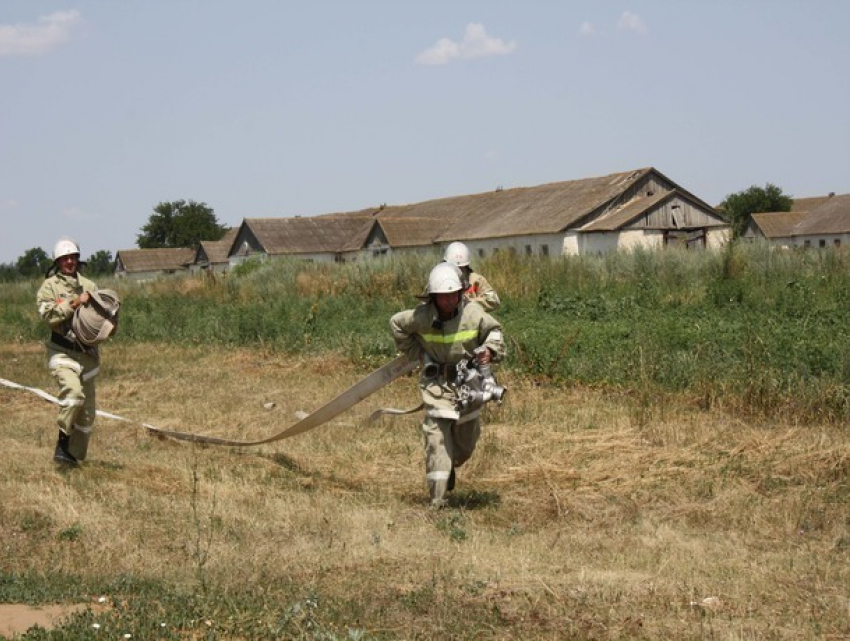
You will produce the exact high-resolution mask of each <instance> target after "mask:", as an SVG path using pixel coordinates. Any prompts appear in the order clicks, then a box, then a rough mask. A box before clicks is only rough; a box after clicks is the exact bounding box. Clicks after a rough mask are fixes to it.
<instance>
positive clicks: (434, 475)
mask: <svg viewBox="0 0 850 641" xmlns="http://www.w3.org/2000/svg"><path fill="white" fill-rule="evenodd" d="M450 475H451V471H449V472H428V474H426V475H425V478H426V479H428V480H429V481H448V480H449V476H450Z"/></svg>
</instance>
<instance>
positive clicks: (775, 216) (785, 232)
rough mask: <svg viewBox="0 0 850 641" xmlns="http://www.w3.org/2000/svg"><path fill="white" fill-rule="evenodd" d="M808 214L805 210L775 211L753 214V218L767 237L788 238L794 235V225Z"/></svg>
mask: <svg viewBox="0 0 850 641" xmlns="http://www.w3.org/2000/svg"><path fill="white" fill-rule="evenodd" d="M808 215H809V214H808V212H805V211H797V212H792V211H775V212H766V213H763V214H753V215H752V219H753V222H754V223H755V224H756V226H757V227H758V228H759V229H760V230H761V233H762V234H764V237H765V238H788V237H790V236H793V235H794V227H796V226H797V224H798V223H799V222H800V221H801V220H804V219H805V218H806V216H808Z"/></svg>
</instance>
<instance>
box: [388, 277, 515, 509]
mask: <svg viewBox="0 0 850 641" xmlns="http://www.w3.org/2000/svg"><path fill="white" fill-rule="evenodd" d="M421 298H423V299H424V302H423V303H422V304H420V305H418V306H417V307H415V308H414V309H409V310H406V311H403V312H399V313H397V314H395V315H394V316H393V317H392V319H391V320H390V327H391V329H392V333H393V338H394V339H395V343H396V346H397V347H398V349H399V351H400V352H402V353H403V354H407V356H408V357H409V358H410V359H411V360H421V361H422V368H421V370H420V375H419V389H420V392H421V394H422V401H423V403H424V405H425V419H424V421H423V423H422V433H423V435H424V437H425V468H426V479H427V481H428V490H429V493H430V498H431V505H432V506H433V507H435V508H441V507H444V506H445V505H447V501H446V492H449V491H451V490H452V489H454V482H455V469H456V468H459V467H460V466H461V465H463V464H464V463H465V462H466V461H467V460H469V458H470V456H472V453H473V451H474V450H475V446H476V444H477V442H478V438H479V436H480V434H481V424H480V418H479V415H480V411H481V404H480V403H466V402H464V400H463V398H462V397H463V394H462V389H461V388H462V387H463V385H462V381H461V380H460V379H459V378H458V369H459V367H458V366H459V365H462V364H463V363H465V362H466V361H467V359H468V358H472V359H473V361H474V362H473V365H474V366H475V365H477V366H478V367H479V368H484V369H488V366H489V364H490V362H491V361H492V362H498V361H500V360H501V359H502V358H503V357H504V355H505V343H504V340H503V337H502V327H501V325H500V324H499V322H498V321H497V320H496V319H495V318H493V317H492V316H490V315H489V314H488V313H487V312H485V311H484V309H483V308H482V307H481V306H480V305H477V304H471V303H469V302H467V301H465V300H464V298H463V285H462V283H461V280H460V274H459V273H458V270H457V269H456V267H455V266H454V265H452V264H449V263H447V262H443V263H440V264H439V265H437V266H436V267H434V269H432V270H431V273H430V275H429V277H428V286H427V289H426V292H425V294H424V295H423V296H422V297H421ZM460 369H462V370H463V369H466V368H463V367H461V368H460ZM499 389H501V388H497V392H496V394H497V396H498V398H496V400H499V399H500V398H501V393H503V390H502V391H501V392H499V391H498V390H499ZM491 396H493V392H492V391H490V392H486V397H485V400H488V399H489V398H490V397H491Z"/></svg>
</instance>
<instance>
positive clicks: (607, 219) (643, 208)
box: [581, 190, 679, 231]
mask: <svg viewBox="0 0 850 641" xmlns="http://www.w3.org/2000/svg"><path fill="white" fill-rule="evenodd" d="M675 195H679V194H678V191H675V190H674V191H667V192H661V193H658V194H655V195H653V196H646V197H645V198H636V199H635V200H633V201H632V202H630V203H628V204H627V205H626V206H625V207H620V208H619V209H613V210H612V211H610V212H608V213H605V214H602V215H601V216H600V217H599V218H597V219H595V220H593V221H591V222H590V223H588V224H587V225H585V226H584V227H582V228H581V230H582V231H616V230H617V229H620V228H622V227H623V226H624V225H628V224H629V223H630V222H632V221H633V220H634V219H635V218H638V217H639V216H642V215H643V214H645V213H646V212H647V211H648V210H649V209H651V208H652V207H655V206H656V205H659V204H661V203H662V202H664V201H666V200H668V199H669V198H672V197H673V196H675Z"/></svg>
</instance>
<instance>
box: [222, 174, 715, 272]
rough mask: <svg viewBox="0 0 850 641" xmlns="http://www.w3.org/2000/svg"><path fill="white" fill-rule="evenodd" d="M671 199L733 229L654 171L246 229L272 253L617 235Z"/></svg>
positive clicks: (261, 221) (265, 221) (262, 221)
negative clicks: (592, 226)
mask: <svg viewBox="0 0 850 641" xmlns="http://www.w3.org/2000/svg"><path fill="white" fill-rule="evenodd" d="M671 193H675V194H676V195H678V196H679V197H680V198H684V199H686V200H687V201H688V202H689V203H691V204H692V205H693V206H694V207H695V208H696V209H698V210H701V211H702V212H704V213H705V214H706V215H707V216H708V217H710V218H712V219H713V218H715V217H716V218H717V219H718V220H717V225H718V226H721V225H727V223H726V222H725V221H723V220H722V219H721V218H720V216H718V215H717V213H716V212H715V210H714V209H713V208H712V207H711V206H710V205H708V204H707V203H705V202H704V201H702V200H700V199H699V198H697V197H696V196H694V195H693V194H691V193H690V192H688V191H687V190H685V189H683V188H682V187H680V186H679V185H677V184H676V183H674V182H673V181H671V180H670V179H669V178H667V177H666V176H664V175H663V174H661V173H660V172H659V171H658V170H657V169H655V168H653V167H645V168H642V169H635V170H631V171H624V172H620V173H615V174H608V175H606V176H597V177H593V178H583V179H580V180H570V181H564V182H556V183H548V184H544V185H538V186H535V187H519V188H514V189H498V190H496V191H491V192H485V193H479V194H471V195H466V196H454V197H450V198H438V199H434V200H428V201H424V202H419V203H412V204H404V205H389V206H387V205H381V206H380V207H373V208H369V209H361V210H359V211H352V212H343V213H333V214H324V215H319V216H311V217H303V218H302V217H296V218H246V219H245V220H244V221H243V225H244V229H245V232H246V233H245V236H246V237H250V236H253V238H254V239H256V244H258V245H259V247H257V248H256V249H259V250H261V251H264V252H265V253H267V254H269V255H275V254H299V253H329V252H332V253H342V252H352V251H359V250H361V249H363V248H364V244H365V243H366V242H368V240H369V239H370V238H374V237H378V236H383V237H384V238H386V239H387V243H388V244H389V245H390V246H391V247H423V246H432V245H435V244H440V243H443V242H448V241H453V240H481V239H489V238H499V237H507V236H525V235H540V234H560V233H563V232H564V231H566V230H568V229H576V228H578V227H580V226H581V225H583V224H586V223H589V222H590V223H593V220H594V218H596V217H599V216H605V220H604V221H600V222H599V223H598V225H599V226H598V228H599V229H602V230H607V229H612V230H613V229H618V228H620V227H621V226H622V225H625V224H628V223H629V222H630V221H631V220H634V219H635V218H636V217H638V216H640V215H641V214H642V213H643V212H645V211H647V208H649V207H653V206H655V205H657V203H659V202H661V201H662V200H663V199H664V198H665V197H669V194H671ZM376 225H377V227H376ZM239 237H240V238H241V237H242V233H241V232H240V235H239ZM252 244H254V243H252ZM232 249H233V248H231V250H232Z"/></svg>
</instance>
